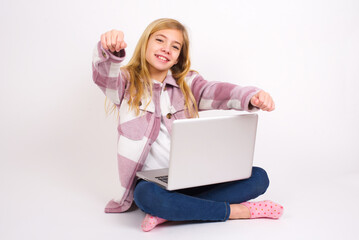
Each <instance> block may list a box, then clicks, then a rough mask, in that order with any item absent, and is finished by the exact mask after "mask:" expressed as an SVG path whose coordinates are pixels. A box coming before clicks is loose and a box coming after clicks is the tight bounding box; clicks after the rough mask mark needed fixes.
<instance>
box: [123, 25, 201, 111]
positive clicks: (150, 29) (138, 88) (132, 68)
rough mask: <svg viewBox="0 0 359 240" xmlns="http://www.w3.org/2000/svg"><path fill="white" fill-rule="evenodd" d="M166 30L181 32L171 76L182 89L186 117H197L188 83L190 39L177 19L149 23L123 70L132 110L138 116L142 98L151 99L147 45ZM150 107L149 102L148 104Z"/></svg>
mask: <svg viewBox="0 0 359 240" xmlns="http://www.w3.org/2000/svg"><path fill="white" fill-rule="evenodd" d="M163 29H176V30H179V31H181V32H182V35H183V44H182V48H181V52H180V55H179V57H178V62H177V64H175V65H173V66H172V68H171V72H172V76H173V78H174V79H175V80H176V82H177V84H178V86H179V87H180V89H181V91H182V94H183V96H184V99H185V108H186V114H187V116H188V117H197V116H198V108H197V104H196V100H195V98H194V96H193V94H192V91H191V89H190V88H189V86H188V85H187V83H186V81H185V77H186V75H187V74H188V72H189V71H190V66H191V60H190V57H189V37H188V33H187V30H186V28H185V27H184V26H183V25H182V24H181V23H180V22H178V21H177V20H174V19H170V18H160V19H157V20H155V21H153V22H152V23H150V24H149V25H148V26H147V28H146V29H145V31H144V32H143V33H142V36H141V38H140V39H139V41H138V43H137V46H136V48H135V51H134V53H133V56H132V58H131V60H130V61H129V63H128V64H127V65H126V66H124V67H123V69H124V70H126V71H127V72H128V74H129V81H130V87H129V96H130V98H129V101H128V104H129V106H130V109H134V110H135V112H136V114H137V115H138V114H139V112H140V110H139V105H140V102H141V97H142V96H151V97H152V80H151V77H150V73H149V70H148V63H147V61H146V50H147V43H148V40H149V38H150V36H151V35H152V34H153V33H155V32H157V31H160V30H163ZM147 104H149V103H147Z"/></svg>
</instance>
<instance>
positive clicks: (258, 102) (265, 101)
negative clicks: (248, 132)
mask: <svg viewBox="0 0 359 240" xmlns="http://www.w3.org/2000/svg"><path fill="white" fill-rule="evenodd" d="M250 103H251V104H252V105H253V106H254V107H257V108H259V109H262V110H263V111H268V112H270V111H273V110H274V108H275V105H274V101H273V99H272V97H271V96H270V95H269V93H266V92H265V91H263V90H261V91H259V92H258V93H256V95H254V96H253V97H252V98H251V101H250Z"/></svg>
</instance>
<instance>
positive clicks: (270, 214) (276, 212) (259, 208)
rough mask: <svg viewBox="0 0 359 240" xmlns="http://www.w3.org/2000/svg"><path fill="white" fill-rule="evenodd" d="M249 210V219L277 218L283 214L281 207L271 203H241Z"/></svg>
mask: <svg viewBox="0 0 359 240" xmlns="http://www.w3.org/2000/svg"><path fill="white" fill-rule="evenodd" d="M241 204H242V205H244V206H246V207H247V208H248V209H249V212H250V214H251V218H279V217H280V216H282V214H283V207H282V206H281V205H280V204H278V203H275V202H272V201H268V200H266V201H261V202H244V203H241Z"/></svg>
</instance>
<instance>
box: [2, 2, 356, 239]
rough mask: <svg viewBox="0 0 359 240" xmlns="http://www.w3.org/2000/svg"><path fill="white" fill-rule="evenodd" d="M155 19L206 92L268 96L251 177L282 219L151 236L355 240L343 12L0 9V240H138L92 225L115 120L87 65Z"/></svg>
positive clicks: (126, 229)
mask: <svg viewBox="0 0 359 240" xmlns="http://www.w3.org/2000/svg"><path fill="white" fill-rule="evenodd" d="M160 17H171V18H175V19H178V20H180V21H181V22H182V23H184V24H185V25H186V26H187V27H188V30H189V33H190V39H191V57H192V68H193V69H195V70H197V71H199V72H200V73H201V74H202V75H203V76H204V77H205V78H206V79H208V80H216V81H217V80H219V81H228V82H232V83H236V84H240V85H254V86H258V87H260V88H262V89H264V90H266V91H268V92H269V93H271V95H272V96H273V98H274V100H275V102H276V106H277V109H276V110H275V111H274V112H272V113H260V116H259V117H260V120H259V129H258V135H257V145H256V153H255V164H256V165H259V166H262V167H263V168H265V169H266V170H267V172H268V174H269V176H270V179H271V185H270V188H269V190H268V191H267V193H266V194H265V196H263V198H265V199H267V198H269V199H272V200H274V201H278V202H280V203H282V204H283V205H284V207H285V211H286V212H285V214H284V216H283V217H282V218H281V219H280V220H278V221H271V220H254V221H228V222H226V223H211V224H210V223H208V224H195V223H191V224H175V225H171V224H167V225H164V226H163V227H160V228H158V229H155V230H154V231H153V232H152V233H149V234H155V235H156V236H162V235H163V236H166V237H169V236H171V237H172V238H176V237H180V238H179V239H185V238H188V239H191V238H192V237H193V238H194V237H196V238H200V237H201V236H203V237H206V238H207V239H210V238H211V237H213V238H214V237H218V236H219V235H216V233H217V234H220V235H221V236H231V237H233V236H245V237H246V238H247V239H248V238H251V237H252V238H258V237H266V238H269V239H270V238H273V239H274V238H276V239H278V238H282V239H303V238H307V239H308V238H309V239H325V238H326V239H329V238H333V239H338V238H341V239H354V238H355V237H354V236H355V235H358V234H357V233H356V231H355V229H354V221H355V215H358V214H359V207H358V205H357V202H358V200H359V197H358V187H359V163H358V160H359V144H358V143H359V135H358V133H359V128H358V122H359V104H358V100H357V99H358V96H357V94H356V93H357V91H358V89H359V83H358V82H359V44H358V43H359V2H358V1H355V0H329V1H328V0H327V1H325V0H317V1H315V0H311V1H309V0H302V1H299V0H298V1H293V0H274V1H265V0H254V1H238V0H237V1H234V0H233V1H210V0H197V1H194V0H193V1H189V0H181V1H172V0H157V1H139V0H138V1H121V0H117V1H115V0H113V1H110V0H103V1H92V0H87V1H85V0H81V1H74V0H73V1H70V0H62V1H45V0H34V1H25V0H12V1H10V0H2V1H1V3H0V30H1V31H0V32H1V38H0V52H1V58H0V70H1V71H0V73H1V79H0V84H1V85H0V109H1V118H0V194H1V197H0V238H1V239H25V238H26V239H75V238H80V239H118V238H120V237H123V236H127V237H132V238H134V239H137V238H139V237H141V238H143V237H145V236H146V237H147V236H150V235H146V234H145V235H143V233H142V232H141V231H140V228H139V225H140V222H141V219H142V217H143V214H142V213H141V212H140V211H134V212H129V213H124V214H104V213H103V208H104V206H105V204H106V203H107V201H108V200H110V199H111V198H112V197H113V196H114V195H115V194H116V187H117V186H118V184H119V183H118V175H117V164H116V134H117V132H116V117H115V116H109V117H106V115H105V113H104V96H103V94H102V92H101V91H100V90H99V89H98V88H97V87H96V86H95V84H93V82H92V76H91V75H92V72H91V57H92V50H93V47H94V46H95V44H96V42H97V41H98V40H99V38H100V34H101V33H103V32H105V31H107V30H110V29H113V28H116V29H121V30H123V31H124V32H125V39H126V41H127V43H128V48H127V56H131V55H132V52H133V49H134V47H135V45H136V43H137V40H138V39H139V36H140V35H141V33H142V31H143V30H144V29H145V27H146V26H147V25H148V24H149V23H150V22H151V21H153V20H155V19H157V18H160ZM128 60H129V57H128V58H127V61H128ZM127 61H126V62H127ZM344 210H345V211H344ZM267 230H268V232H270V233H267V232H266V231H267ZM274 230H275V231H276V232H275V234H274V233H273V231H274ZM212 231H213V232H212ZM174 233H176V235H172V234H174ZM206 234H207V235H206ZM232 234H235V235H232ZM136 236H138V237H136ZM152 236H153V235H152Z"/></svg>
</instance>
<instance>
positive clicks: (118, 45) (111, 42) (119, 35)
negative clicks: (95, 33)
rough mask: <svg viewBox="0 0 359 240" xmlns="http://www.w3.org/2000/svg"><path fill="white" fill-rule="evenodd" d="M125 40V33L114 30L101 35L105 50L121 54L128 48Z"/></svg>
mask: <svg viewBox="0 0 359 240" xmlns="http://www.w3.org/2000/svg"><path fill="white" fill-rule="evenodd" d="M123 39H124V34H123V32H121V31H118V30H115V29H113V30H111V31H108V32H106V33H104V34H102V35H101V45H102V47H103V48H104V49H105V50H110V51H111V52H119V51H120V50H122V49H124V48H126V47H127V44H126V42H125V41H124V40H123Z"/></svg>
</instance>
